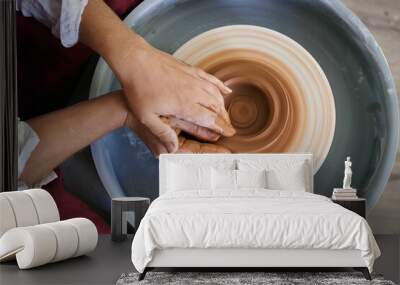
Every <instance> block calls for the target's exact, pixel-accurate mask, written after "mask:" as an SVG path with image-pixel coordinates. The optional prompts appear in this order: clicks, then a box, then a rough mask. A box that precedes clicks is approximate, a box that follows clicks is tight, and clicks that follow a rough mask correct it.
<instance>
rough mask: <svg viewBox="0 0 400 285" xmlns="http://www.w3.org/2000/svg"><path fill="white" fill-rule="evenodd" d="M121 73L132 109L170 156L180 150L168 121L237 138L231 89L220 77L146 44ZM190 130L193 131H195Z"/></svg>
mask: <svg viewBox="0 0 400 285" xmlns="http://www.w3.org/2000/svg"><path fill="white" fill-rule="evenodd" d="M124 58H125V59H124V63H121V64H120V68H122V69H123V70H124V71H123V72H122V71H121V70H120V71H119V72H118V73H117V74H118V77H119V78H120V81H121V83H122V86H123V89H124V92H125V94H126V98H127V102H128V106H129V108H130V109H131V111H132V113H133V114H134V116H135V117H136V118H137V119H138V120H139V122H140V123H141V124H142V125H144V126H146V128H147V129H148V130H149V131H150V132H151V133H152V134H153V135H154V136H155V137H157V138H158V140H159V141H160V142H161V143H162V144H163V145H164V148H165V149H166V150H167V151H168V152H176V151H177V150H178V147H179V142H178V138H177V135H176V132H175V131H174V130H173V129H172V128H171V126H170V125H168V124H166V123H165V122H164V121H163V120H162V117H168V118H169V119H170V120H173V122H174V123H176V124H177V126H176V127H178V128H180V129H182V130H184V131H187V130H188V129H189V130H192V129H199V130H201V132H204V130H207V129H208V130H209V131H212V132H213V133H217V134H219V135H223V136H232V135H234V134H235V130H234V128H233V127H232V125H231V123H230V121H229V116H228V113H227V112H226V110H225V106H224V100H223V96H222V93H224V94H227V93H230V92H231V91H230V89H229V88H228V87H226V86H225V85H224V84H223V83H222V82H221V81H219V80H218V79H217V78H215V77H214V76H212V75H210V74H207V73H205V72H204V71H202V70H200V69H198V68H194V67H191V66H188V65H186V64H183V63H181V62H179V61H177V60H176V59H174V58H173V57H171V56H170V55H169V54H166V53H164V52H162V51H159V50H157V49H155V48H153V47H151V46H150V45H148V44H147V43H146V42H145V41H144V40H143V41H141V42H140V43H139V44H138V43H137V42H136V46H135V48H134V50H132V51H131V52H128V55H126V56H125V57H124ZM189 132H190V131H189Z"/></svg>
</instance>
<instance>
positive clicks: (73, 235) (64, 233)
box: [43, 221, 79, 262]
mask: <svg viewBox="0 0 400 285" xmlns="http://www.w3.org/2000/svg"><path fill="white" fill-rule="evenodd" d="M43 226H44V227H48V228H49V229H51V230H52V231H53V232H54V234H55V235H56V238H57V252H56V254H55V256H54V258H53V260H52V262H57V261H60V260H64V259H67V258H70V257H72V256H74V255H75V252H76V251H77V249H78V242H79V237H78V233H77V231H76V230H75V229H74V228H73V226H72V225H71V224H70V223H68V222H66V221H62V222H55V223H49V224H44V225H43Z"/></svg>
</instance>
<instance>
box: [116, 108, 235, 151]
mask: <svg viewBox="0 0 400 285" xmlns="http://www.w3.org/2000/svg"><path fill="white" fill-rule="evenodd" d="M162 121H163V122H164V123H165V124H167V125H169V126H170V127H171V128H172V129H173V130H174V131H175V133H176V135H179V147H178V150H177V153H229V152H230V151H229V150H228V149H226V148H224V147H221V146H218V145H214V144H210V143H202V142H199V141H194V140H188V139H185V138H184V137H183V136H182V135H181V129H180V128H181V127H182V126H185V122H182V121H180V120H179V119H176V118H172V119H171V118H165V117H163V118H162ZM124 125H125V126H126V127H129V128H131V129H132V130H133V131H134V132H135V133H136V134H137V135H138V136H139V137H140V138H141V139H142V141H143V142H144V143H145V144H146V146H147V147H148V148H149V149H150V151H151V152H152V153H153V154H154V155H155V156H156V157H158V156H159V155H160V154H162V153H167V152H168V151H167V149H166V148H165V147H164V145H163V144H162V143H161V142H160V140H159V139H158V138H157V137H156V136H155V135H154V134H153V133H152V132H151V131H150V130H149V129H148V128H147V127H146V126H145V125H143V124H142V123H140V122H139V120H137V119H136V118H135V116H134V115H133V114H132V113H129V112H128V113H127V117H126V120H125V123H124ZM188 126H189V127H190V126H191V125H188ZM185 129H186V132H188V133H190V134H191V135H193V136H195V137H197V138H199V139H200V140H202V141H216V140H218V139H219V137H220V135H219V134H216V133H214V132H212V131H210V130H208V129H206V128H202V127H194V128H186V127H185Z"/></svg>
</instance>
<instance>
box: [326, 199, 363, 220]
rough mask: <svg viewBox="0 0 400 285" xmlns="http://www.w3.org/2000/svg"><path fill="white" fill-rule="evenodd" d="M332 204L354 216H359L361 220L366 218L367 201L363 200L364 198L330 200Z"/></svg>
mask: <svg viewBox="0 0 400 285" xmlns="http://www.w3.org/2000/svg"><path fill="white" fill-rule="evenodd" d="M332 202H334V203H336V204H339V205H341V206H342V207H344V208H346V209H348V210H350V211H353V212H354V213H356V214H359V215H360V216H361V217H363V218H365V217H366V207H367V200H365V199H364V198H357V199H352V200H337V199H332Z"/></svg>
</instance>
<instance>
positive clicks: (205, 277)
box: [117, 272, 395, 285]
mask: <svg viewBox="0 0 400 285" xmlns="http://www.w3.org/2000/svg"><path fill="white" fill-rule="evenodd" d="M138 276H139V274H138V273H127V274H122V275H121V277H120V278H119V279H118V281H117V285H136V284H139V285H146V284H157V285H164V284H170V285H186V284H195V285H196V284H213V285H219V284H221V285H236V284H237V285H239V284H240V285H247V284H252V285H253V284H267V285H278V284H279V285H292V284H293V285H297V284H310V285H311V284H318V285H319V284H321V285H322V284H324V285H325V284H327V285H350V284H351V285H353V284H355V285H358V284H368V285H395V283H393V282H392V281H388V280H384V279H383V277H382V276H380V275H373V276H372V277H373V280H372V281H368V280H366V279H365V278H364V276H363V275H362V274H361V273H359V272H318V273H315V272H148V273H147V274H146V278H145V279H144V280H142V281H138V280H137V279H138Z"/></svg>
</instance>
